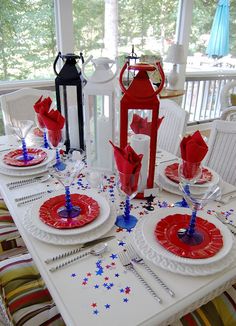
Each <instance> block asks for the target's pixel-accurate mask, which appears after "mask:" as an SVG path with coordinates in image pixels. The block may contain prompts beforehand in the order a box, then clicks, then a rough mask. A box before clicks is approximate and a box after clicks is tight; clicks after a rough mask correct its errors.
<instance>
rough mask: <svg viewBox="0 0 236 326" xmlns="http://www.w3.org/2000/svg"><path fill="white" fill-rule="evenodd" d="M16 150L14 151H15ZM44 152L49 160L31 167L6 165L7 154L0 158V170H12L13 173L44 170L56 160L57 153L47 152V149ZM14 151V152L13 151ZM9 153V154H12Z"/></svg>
mask: <svg viewBox="0 0 236 326" xmlns="http://www.w3.org/2000/svg"><path fill="white" fill-rule="evenodd" d="M13 150H14V149H13ZM42 150H43V151H44V152H46V153H47V158H46V159H45V160H43V161H42V162H40V163H39V164H36V165H31V166H13V165H8V164H6V163H4V162H3V157H4V155H6V154H7V153H4V154H2V155H1V156H0V170H1V169H4V170H5V169H8V170H11V171H22V170H24V171H28V170H29V171H30V170H31V171H35V170H37V169H39V168H42V167H45V166H46V165H47V164H48V163H49V162H51V161H52V160H53V159H54V158H55V155H56V154H55V151H53V150H47V149H45V148H42ZM11 151H12V150H11ZM11 151H9V152H11Z"/></svg>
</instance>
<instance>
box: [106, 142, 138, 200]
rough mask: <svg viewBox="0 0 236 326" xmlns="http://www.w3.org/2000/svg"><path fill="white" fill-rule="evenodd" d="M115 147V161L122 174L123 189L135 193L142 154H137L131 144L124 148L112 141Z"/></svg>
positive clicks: (129, 193)
mask: <svg viewBox="0 0 236 326" xmlns="http://www.w3.org/2000/svg"><path fill="white" fill-rule="evenodd" d="M110 143H111V145H112V146H113V149H114V156H115V162H116V166H117V170H118V172H119V176H120V182H121V189H122V190H123V191H124V192H125V193H126V194H127V195H131V194H133V193H134V192H135V191H136V190H137V188H138V179H139V173H140V170H141V166H142V163H141V161H142V158H143V155H142V154H139V155H138V154H137V153H136V152H135V151H134V150H133V148H132V147H131V146H130V145H127V146H126V147H125V148H124V149H122V148H119V147H118V146H115V145H114V144H113V143H112V142H111V141H110Z"/></svg>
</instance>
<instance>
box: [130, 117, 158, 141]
mask: <svg viewBox="0 0 236 326" xmlns="http://www.w3.org/2000/svg"><path fill="white" fill-rule="evenodd" d="M147 119H148V118H147V117H146V118H142V117H140V116H139V115H138V114H136V113H135V114H134V115H133V120H132V122H131V124H130V128H131V129H132V130H133V132H134V133H135V134H144V135H148V136H151V125H152V122H148V121H147ZM163 119H164V117H161V118H158V119H157V129H158V128H159V127H160V124H161V122H162V120H163Z"/></svg>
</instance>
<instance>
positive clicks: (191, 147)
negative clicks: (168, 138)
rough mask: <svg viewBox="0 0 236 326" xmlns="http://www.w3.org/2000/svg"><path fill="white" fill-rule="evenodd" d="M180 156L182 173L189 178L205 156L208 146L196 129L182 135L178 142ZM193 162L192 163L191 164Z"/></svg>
mask: <svg viewBox="0 0 236 326" xmlns="http://www.w3.org/2000/svg"><path fill="white" fill-rule="evenodd" d="M180 151H181V157H182V159H183V160H184V161H186V162H184V167H183V174H184V176H185V177H186V178H188V179H190V178H192V177H193V176H194V173H195V172H196V170H197V169H198V168H199V166H200V164H201V161H202V160H203V159H204V157H205V156H206V153H207V151H208V146H207V144H206V143H205V141H204V139H203V138H202V136H201V134H200V132H199V131H198V130H197V131H196V132H195V133H194V134H193V135H190V136H187V137H184V138H183V139H182V141H181V143H180ZM193 163H194V164H193Z"/></svg>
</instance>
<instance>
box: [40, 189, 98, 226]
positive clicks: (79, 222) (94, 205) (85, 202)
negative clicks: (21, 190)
mask: <svg viewBox="0 0 236 326" xmlns="http://www.w3.org/2000/svg"><path fill="white" fill-rule="evenodd" d="M71 202H72V205H74V206H79V207H80V209H81V211H80V214H79V216H77V217H73V218H62V217H60V216H59V215H58V210H59V209H60V208H61V207H63V206H65V195H59V196H56V197H53V198H50V199H48V200H47V201H46V202H45V203H43V205H42V206H41V207H40V209H39V218H40V220H41V221H42V222H43V223H45V224H47V225H49V226H51V227H53V228H57V229H72V228H80V227H83V226H84V225H86V224H88V223H90V222H92V221H93V220H95V219H96V218H97V217H98V215H99V213H100V207H99V204H98V202H97V201H96V200H94V199H93V198H91V197H89V196H86V195H81V194H71Z"/></svg>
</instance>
